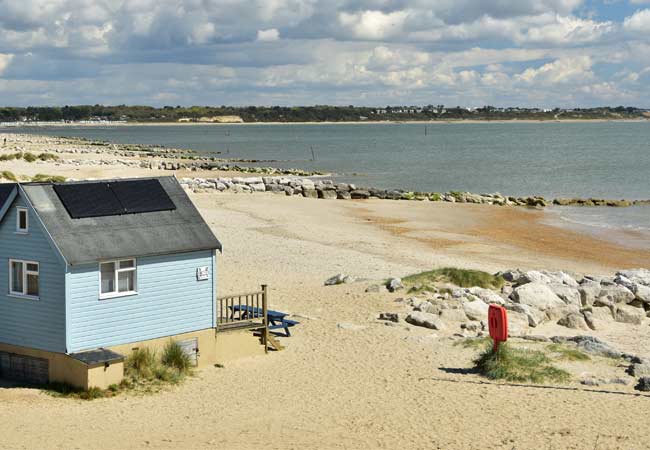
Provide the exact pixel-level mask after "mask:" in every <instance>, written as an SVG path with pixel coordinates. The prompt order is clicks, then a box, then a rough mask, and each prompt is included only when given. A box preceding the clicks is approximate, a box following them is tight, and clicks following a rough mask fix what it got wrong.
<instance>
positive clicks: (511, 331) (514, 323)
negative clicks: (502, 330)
mask: <svg viewBox="0 0 650 450" xmlns="http://www.w3.org/2000/svg"><path fill="white" fill-rule="evenodd" d="M528 330H529V326H528V316H526V314H524V313H520V312H517V311H510V312H508V336H519V335H522V334H525V333H527V332H528Z"/></svg>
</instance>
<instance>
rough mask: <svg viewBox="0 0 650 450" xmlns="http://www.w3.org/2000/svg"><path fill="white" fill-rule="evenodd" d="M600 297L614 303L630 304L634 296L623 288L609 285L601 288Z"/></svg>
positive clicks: (618, 285) (617, 285)
mask: <svg viewBox="0 0 650 450" xmlns="http://www.w3.org/2000/svg"><path fill="white" fill-rule="evenodd" d="M600 297H606V298H607V299H608V300H610V301H612V302H614V303H630V302H631V301H632V300H634V298H635V297H636V296H635V295H634V293H633V292H632V291H631V290H629V289H628V288H626V287H625V286H621V285H620V284H610V285H606V286H603V287H602V291H601V292H600Z"/></svg>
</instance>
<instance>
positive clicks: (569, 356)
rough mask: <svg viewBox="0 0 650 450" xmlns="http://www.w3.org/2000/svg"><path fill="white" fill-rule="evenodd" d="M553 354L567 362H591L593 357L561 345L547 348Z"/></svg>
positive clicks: (552, 345)
mask: <svg viewBox="0 0 650 450" xmlns="http://www.w3.org/2000/svg"><path fill="white" fill-rule="evenodd" d="M546 349H547V350H548V351H549V352H551V353H556V354H558V358H559V359H563V360H565V361H590V360H591V357H590V356H589V355H587V354H586V353H585V352H583V351H581V350H578V349H577V348H569V347H565V346H564V345H561V344H551V345H548V346H547V347H546Z"/></svg>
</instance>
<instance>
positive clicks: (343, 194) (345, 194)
mask: <svg viewBox="0 0 650 450" xmlns="http://www.w3.org/2000/svg"><path fill="white" fill-rule="evenodd" d="M336 198H338V199H339V200H350V199H351V198H352V195H350V193H349V192H348V191H338V192H337V193H336Z"/></svg>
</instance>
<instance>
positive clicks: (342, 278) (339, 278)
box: [325, 273, 354, 286]
mask: <svg viewBox="0 0 650 450" xmlns="http://www.w3.org/2000/svg"><path fill="white" fill-rule="evenodd" d="M353 282H354V278H352V277H351V276H349V275H343V274H342V273H339V274H337V275H334V276H333V277H331V278H328V279H327V280H325V286H336V285H337V284H343V283H353Z"/></svg>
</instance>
